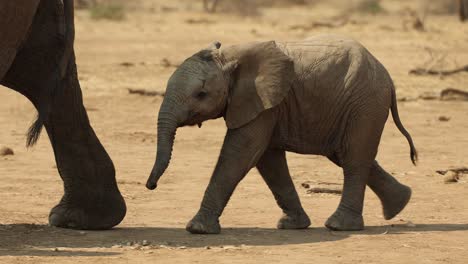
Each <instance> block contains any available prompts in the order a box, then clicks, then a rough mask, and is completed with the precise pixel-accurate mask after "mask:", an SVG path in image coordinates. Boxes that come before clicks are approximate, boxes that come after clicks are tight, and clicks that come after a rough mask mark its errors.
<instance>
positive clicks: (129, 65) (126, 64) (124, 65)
mask: <svg viewBox="0 0 468 264" xmlns="http://www.w3.org/2000/svg"><path fill="white" fill-rule="evenodd" d="M120 66H123V67H132V66H135V64H134V63H132V62H122V63H120Z"/></svg>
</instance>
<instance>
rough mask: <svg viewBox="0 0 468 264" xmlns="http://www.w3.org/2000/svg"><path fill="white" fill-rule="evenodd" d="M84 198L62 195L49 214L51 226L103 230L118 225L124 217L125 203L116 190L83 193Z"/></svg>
mask: <svg viewBox="0 0 468 264" xmlns="http://www.w3.org/2000/svg"><path fill="white" fill-rule="evenodd" d="M83 194H85V195H86V197H84V195H83V197H74V198H71V197H70V196H69V195H64V197H63V198H62V200H61V201H60V203H59V204H58V205H56V206H55V207H54V208H53V209H52V210H51V211H50V214H49V224H50V225H51V226H56V227H62V228H71V229H82V230H104V229H110V228H112V227H114V226H116V225H118V224H119V223H120V222H121V221H122V219H123V218H124V217H125V213H126V205H125V201H124V199H123V197H122V195H121V194H120V192H119V191H118V190H105V191H104V190H103V191H100V192H96V191H95V190H91V191H90V192H83Z"/></svg>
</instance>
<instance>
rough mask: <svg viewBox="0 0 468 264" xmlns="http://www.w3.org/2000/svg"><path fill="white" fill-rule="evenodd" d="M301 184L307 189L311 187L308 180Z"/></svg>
mask: <svg viewBox="0 0 468 264" xmlns="http://www.w3.org/2000/svg"><path fill="white" fill-rule="evenodd" d="M301 186H302V187H303V188H305V189H309V188H310V184H308V183H307V182H303V183H302V184H301Z"/></svg>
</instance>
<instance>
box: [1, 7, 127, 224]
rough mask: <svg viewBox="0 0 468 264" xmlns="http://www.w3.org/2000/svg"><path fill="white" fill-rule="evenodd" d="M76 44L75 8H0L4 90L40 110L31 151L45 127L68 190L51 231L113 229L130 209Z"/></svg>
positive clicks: (31, 133)
mask: <svg viewBox="0 0 468 264" xmlns="http://www.w3.org/2000/svg"><path fill="white" fill-rule="evenodd" d="M73 42H74V22H73V0H64V1H62V0H15V1H8V0H1V1H0V84H1V85H4V86H6V87H9V88H11V89H13V90H15V91H17V92H19V93H21V94H23V95H24V96H26V97H27V98H28V99H29V100H30V101H31V102H32V103H33V104H34V106H35V107H36V109H37V110H38V118H37V121H36V122H35V123H34V124H33V126H32V127H31V129H30V131H29V133H28V145H33V144H34V143H35V142H36V140H37V138H38V137H39V134H40V131H41V128H42V127H43V126H44V127H45V129H46V131H47V134H48V136H49V138H50V141H51V144H52V148H53V150H54V154H55V159H56V162H57V168H58V171H59V173H60V177H61V178H62V180H63V182H64V195H63V197H62V199H61V201H60V203H59V204H58V205H56V206H55V207H54V208H53V209H52V210H51V212H50V215H49V223H50V224H51V225H53V226H58V227H65V228H74V229H109V228H111V227H113V226H115V225H117V224H118V223H120V221H121V220H122V219H123V218H124V216H125V213H126V206H125V202H124V200H123V198H122V196H121V194H120V192H119V189H118V187H117V183H116V180H115V169H114V165H113V163H112V160H111V159H110V157H109V156H108V155H107V153H106V151H105V150H104V148H103V146H102V145H101V143H100V142H99V140H98V138H97V137H96V135H95V133H94V131H93V129H92V128H91V125H90V123H89V120H88V116H87V114H86V110H85V108H84V106H83V100H82V94H81V88H80V84H79V82H78V77H77V71H76V65H75V55H74V50H73Z"/></svg>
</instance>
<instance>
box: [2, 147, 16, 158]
mask: <svg viewBox="0 0 468 264" xmlns="http://www.w3.org/2000/svg"><path fill="white" fill-rule="evenodd" d="M10 155H15V152H14V151H13V150H12V149H11V148H9V147H2V148H1V149H0V156H10Z"/></svg>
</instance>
